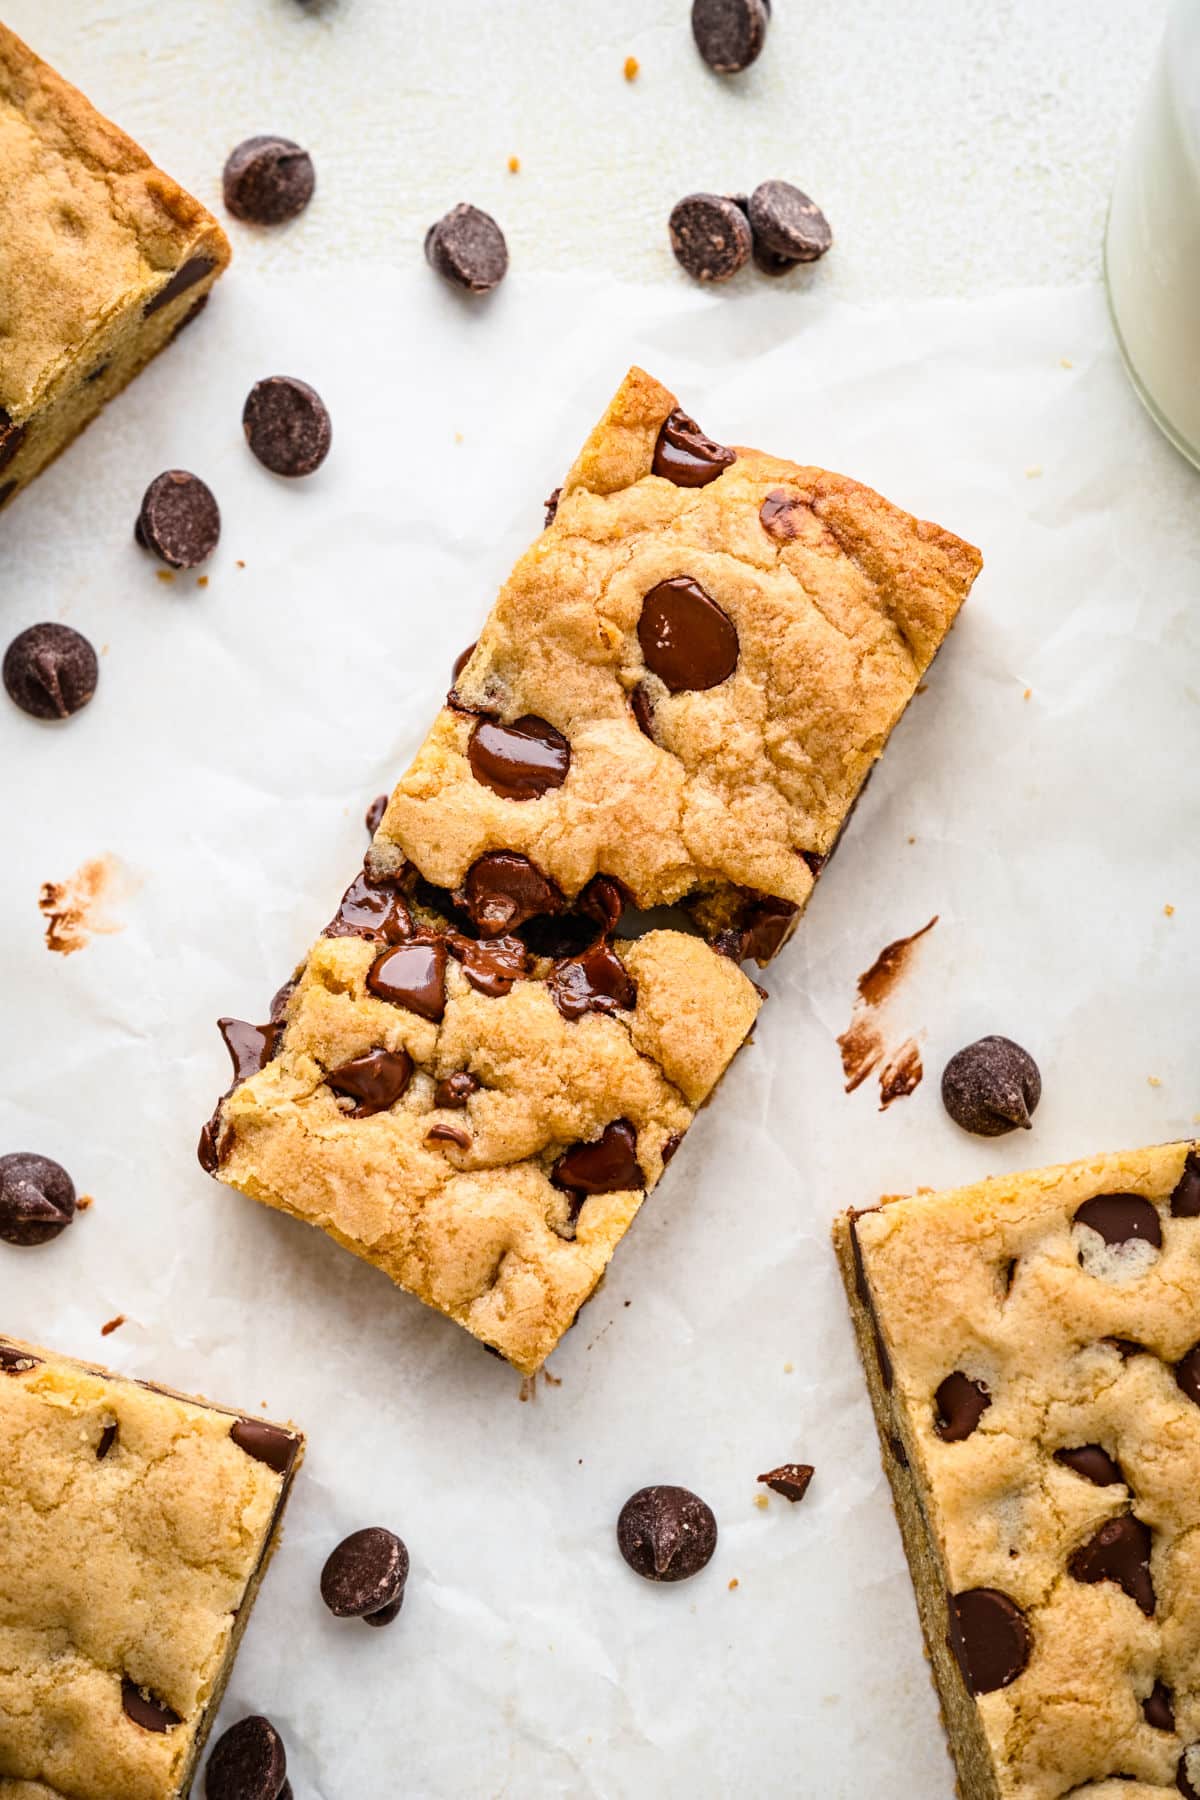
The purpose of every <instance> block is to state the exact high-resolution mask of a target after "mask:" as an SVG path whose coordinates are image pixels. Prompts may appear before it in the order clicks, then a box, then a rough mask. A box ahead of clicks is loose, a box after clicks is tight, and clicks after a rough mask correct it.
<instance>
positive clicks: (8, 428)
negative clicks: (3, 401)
mask: <svg viewBox="0 0 1200 1800" xmlns="http://www.w3.org/2000/svg"><path fill="white" fill-rule="evenodd" d="M27 430H28V426H25V425H14V424H13V422H12V419H11V417H10V416H9V414H8V413H6V412H5V410H4V408H3V407H2V406H0V469H3V468H6V467H7V465H8V464H9V463H10V462H11V461H12V460H13V457H14V456H15V455H16V454H17V451H18V450H19V449H20V448H21V445H22V444H23V443H24V442H25V433H26V431H27Z"/></svg>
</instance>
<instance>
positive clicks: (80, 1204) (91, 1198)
mask: <svg viewBox="0 0 1200 1800" xmlns="http://www.w3.org/2000/svg"><path fill="white" fill-rule="evenodd" d="M95 1204H96V1199H95V1195H94V1194H80V1196H79V1198H78V1200H76V1202H75V1211H76V1212H86V1211H87V1209H88V1207H89V1206H94V1205H95Z"/></svg>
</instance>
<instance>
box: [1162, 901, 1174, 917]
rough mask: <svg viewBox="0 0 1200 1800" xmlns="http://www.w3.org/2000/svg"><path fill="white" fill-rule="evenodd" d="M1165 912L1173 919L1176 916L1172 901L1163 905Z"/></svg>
mask: <svg viewBox="0 0 1200 1800" xmlns="http://www.w3.org/2000/svg"><path fill="white" fill-rule="evenodd" d="M1163 912H1164V914H1165V915H1166V917H1167V918H1168V919H1173V918H1174V917H1175V908H1174V907H1173V906H1172V905H1171V903H1170V901H1168V902H1167V904H1166V906H1164V907H1163Z"/></svg>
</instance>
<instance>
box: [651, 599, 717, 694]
mask: <svg viewBox="0 0 1200 1800" xmlns="http://www.w3.org/2000/svg"><path fill="white" fill-rule="evenodd" d="M638 643H639V644H640V645H641V647H642V656H643V657H644V659H645V663H646V667H647V668H648V669H649V670H650V672H651V674H652V675H657V676H658V678H659V680H660V681H661V682H663V684H664V685H665V686H666V687H667V688H668V690H669V691H670V692H671V693H672V694H678V693H682V692H683V691H684V690H685V689H701V690H703V689H707V688H713V687H718V686H719V685H720V683H721V682H722V681H727V680H728V678H729V677H730V675H732V674H733V671H734V669H735V668H736V667H737V660H738V635H737V630H736V628H735V626H734V623H733V620H732V619H731V618H730V617H729V614H728V613H727V612H725V610H724V609H723V608H722V607H720V606H718V605H717V603H716V601H715V600H714V599H713V598H712V596H711V595H710V594H706V593H705V591H704V589H703V588H702V587H701V586H700V583H699V582H698V581H693V580H692V579H691V577H690V576H688V575H675V576H672V578H671V579H670V580H669V581H660V582H659V583H658V584H657V586H656V587H652V588H651V589H650V592H649V593H648V594H647V595H646V597H645V599H644V600H643V601H642V613H641V617H640V619H639V620H638Z"/></svg>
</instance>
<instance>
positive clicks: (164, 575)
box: [154, 569, 175, 581]
mask: <svg viewBox="0 0 1200 1800" xmlns="http://www.w3.org/2000/svg"><path fill="white" fill-rule="evenodd" d="M154 574H155V578H156V579H157V580H158V581H174V579H175V571H174V569H155V571H154Z"/></svg>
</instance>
